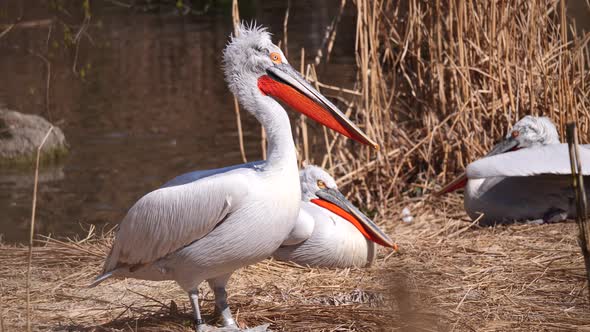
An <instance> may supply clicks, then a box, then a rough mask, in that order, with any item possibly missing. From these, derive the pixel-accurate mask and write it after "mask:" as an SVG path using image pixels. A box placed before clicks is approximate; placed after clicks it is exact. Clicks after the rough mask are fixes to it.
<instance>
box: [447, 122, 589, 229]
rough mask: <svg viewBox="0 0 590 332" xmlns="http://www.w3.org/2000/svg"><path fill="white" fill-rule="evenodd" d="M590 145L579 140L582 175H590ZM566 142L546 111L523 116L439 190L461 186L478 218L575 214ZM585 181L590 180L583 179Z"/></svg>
mask: <svg viewBox="0 0 590 332" xmlns="http://www.w3.org/2000/svg"><path fill="white" fill-rule="evenodd" d="M589 148H590V147H589V146H588V145H581V146H580V157H581V162H582V169H583V171H584V175H590V149H589ZM570 176H571V168H570V161H569V152H568V146H567V144H560V142H559V135H558V134H557V129H556V128H555V125H554V124H553V123H552V122H551V120H549V118H546V117H534V116H525V117H524V118H522V119H521V120H520V121H518V122H517V123H516V124H515V125H514V127H513V128H512V131H511V132H510V133H508V135H506V137H505V139H504V140H503V141H501V142H500V143H498V144H497V145H496V146H495V147H494V148H493V149H492V151H490V153H488V154H487V155H486V157H484V158H482V159H480V160H477V161H475V162H473V163H471V164H469V165H468V166H467V170H466V173H465V174H462V175H461V176H460V177H459V178H458V179H457V180H454V181H452V182H451V183H450V184H449V185H447V186H445V187H444V188H443V189H442V190H441V191H440V192H439V194H442V193H446V192H449V191H452V190H455V189H458V188H461V187H463V186H465V184H466V188H465V198H464V205H465V210H466V211H467V214H468V215H469V217H471V219H473V220H475V219H476V218H478V217H480V215H481V214H482V213H483V216H482V217H481V219H480V224H484V225H486V224H495V223H507V222H512V221H519V220H539V219H540V220H542V221H543V222H556V221H561V220H564V219H566V218H567V217H573V216H575V212H576V211H575V203H574V193H573V191H572V188H571V177H570ZM587 181H590V180H587Z"/></svg>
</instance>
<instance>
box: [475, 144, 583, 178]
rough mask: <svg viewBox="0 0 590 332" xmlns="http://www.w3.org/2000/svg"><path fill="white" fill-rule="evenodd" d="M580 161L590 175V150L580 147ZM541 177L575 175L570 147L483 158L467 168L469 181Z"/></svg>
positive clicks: (546, 148) (532, 149)
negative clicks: (573, 173) (491, 178)
mask: <svg viewBox="0 0 590 332" xmlns="http://www.w3.org/2000/svg"><path fill="white" fill-rule="evenodd" d="M579 150H580V161H581V164H582V171H583V173H584V175H590V146H589V145H581V146H580V149H579ZM540 174H559V175H565V174H571V166H570V158H569V150H568V145H567V144H550V145H544V146H541V147H535V148H527V149H521V150H517V151H513V152H507V153H502V154H499V155H495V156H491V157H487V158H482V159H479V160H477V161H474V162H473V163H471V164H469V166H467V177H468V178H470V179H481V178H489V177H508V176H535V175H540Z"/></svg>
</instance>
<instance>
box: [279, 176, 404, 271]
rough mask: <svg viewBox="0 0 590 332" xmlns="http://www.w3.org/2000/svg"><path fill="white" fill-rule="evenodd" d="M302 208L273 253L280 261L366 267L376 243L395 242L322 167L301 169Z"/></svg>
mask: <svg viewBox="0 0 590 332" xmlns="http://www.w3.org/2000/svg"><path fill="white" fill-rule="evenodd" d="M299 177H300V181H301V195H302V197H301V199H302V202H301V210H299V217H298V218H297V223H296V224H295V227H293V230H292V231H291V233H290V234H289V237H288V238H287V239H286V240H285V242H284V243H283V245H282V246H281V247H280V248H279V249H278V250H277V251H276V252H275V253H274V255H273V256H274V257H275V258H276V259H278V260H283V261H292V262H295V263H298V264H300V265H309V266H322V267H352V266H356V267H363V266H368V265H370V264H371V263H372V262H373V260H374V259H375V254H376V248H375V243H378V244H381V245H383V246H385V247H390V248H395V244H394V243H393V241H392V240H391V239H390V238H389V236H387V235H386V234H385V233H384V232H383V231H381V230H380V229H379V227H377V225H375V224H374V223H373V222H372V221H371V220H370V219H369V218H367V217H366V216H365V215H364V214H363V213H361V212H360V211H359V210H358V209H357V208H356V207H355V206H354V205H353V204H352V203H350V202H349V201H348V200H347V199H346V198H345V197H344V195H342V194H341V193H340V191H338V187H337V186H336V181H334V179H333V178H332V177H331V176H330V175H329V174H328V173H326V171H324V170H323V169H321V168H319V167H317V166H312V165H308V166H306V167H305V168H304V169H303V170H301V171H300V172H299Z"/></svg>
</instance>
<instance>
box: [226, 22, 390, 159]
mask: <svg viewBox="0 0 590 332" xmlns="http://www.w3.org/2000/svg"><path fill="white" fill-rule="evenodd" d="M223 68H224V72H225V79H226V81H227V83H228V85H229V88H230V90H231V91H232V93H233V94H234V95H235V96H236V97H238V99H239V100H240V102H241V103H242V104H243V105H244V107H246V109H248V110H249V111H250V112H252V113H255V115H256V107H257V105H256V101H259V100H261V99H260V98H259V97H261V96H272V97H274V98H278V99H280V100H281V101H283V102H285V103H286V104H287V105H289V106H291V107H292V108H293V109H295V110H297V111H299V112H301V113H303V114H305V115H306V116H308V117H310V118H312V119H314V120H315V121H317V122H319V123H321V124H323V125H325V126H327V127H329V128H331V129H333V130H335V131H337V132H339V133H341V134H343V135H345V136H347V137H350V138H352V139H354V140H356V141H359V142H361V143H363V144H368V145H371V146H373V147H374V148H376V149H378V148H379V145H378V144H377V143H375V142H374V141H372V140H371V139H370V138H369V137H368V136H367V135H366V134H365V133H363V132H362V131H361V130H360V129H359V128H358V127H357V126H356V125H354V124H353V123H352V122H351V121H350V120H349V119H348V118H347V117H346V116H345V115H344V114H343V113H342V112H341V111H340V110H339V109H338V108H337V107H336V106H335V105H334V104H332V103H331V102H330V101H329V100H328V99H326V97H324V96H323V95H322V94H321V93H319V92H318V91H317V90H316V89H314V88H313V87H312V86H311V85H310V84H309V83H308V82H307V81H305V79H303V77H302V76H301V75H300V74H299V73H298V72H297V71H296V70H295V69H293V67H291V65H289V62H288V61H287V59H286V58H285V55H284V54H283V52H282V51H281V50H280V49H279V48H278V47H277V46H276V45H274V44H273V43H272V41H271V39H270V33H268V31H267V30H266V29H265V28H263V27H260V26H256V25H254V24H252V25H249V26H248V25H245V24H242V25H241V26H240V28H239V29H238V32H237V34H236V35H235V36H232V37H231V39H230V42H229V43H228V45H227V46H226V48H225V50H224V52H223Z"/></svg>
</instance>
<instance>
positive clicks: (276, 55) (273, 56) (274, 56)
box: [270, 52, 282, 64]
mask: <svg viewBox="0 0 590 332" xmlns="http://www.w3.org/2000/svg"><path fill="white" fill-rule="evenodd" d="M270 60H271V61H272V62H274V63H276V64H279V63H281V62H282V60H281V55H280V54H279V53H277V52H272V53H271V54H270Z"/></svg>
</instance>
